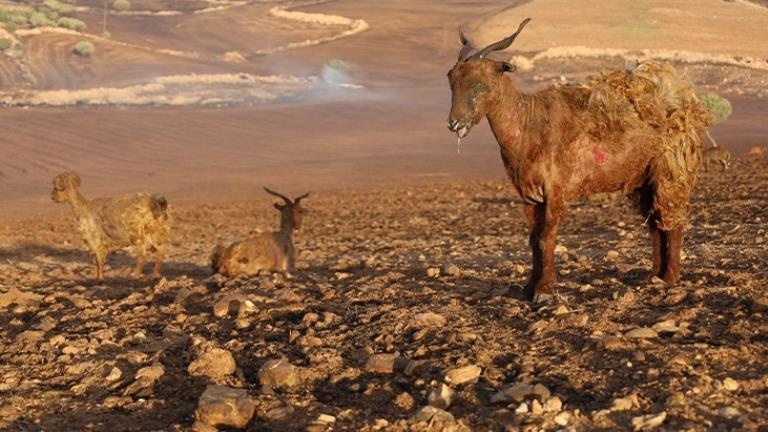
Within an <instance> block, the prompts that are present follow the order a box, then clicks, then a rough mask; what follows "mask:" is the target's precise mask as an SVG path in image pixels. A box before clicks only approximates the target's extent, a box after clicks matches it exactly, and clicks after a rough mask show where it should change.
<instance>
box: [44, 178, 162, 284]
mask: <svg viewBox="0 0 768 432" xmlns="http://www.w3.org/2000/svg"><path fill="white" fill-rule="evenodd" d="M79 188H80V177H78V175H77V174H75V173H73V172H64V173H62V174H59V175H57V176H56V177H55V178H54V179H53V192H51V199H52V200H53V201H54V202H57V203H63V202H69V204H70V206H71V207H72V211H73V212H74V213H75V217H76V218H77V220H78V222H79V230H80V233H81V234H82V235H83V239H84V240H85V243H86V245H87V246H88V248H89V249H90V250H91V253H92V254H93V255H94V257H95V259H96V279H98V280H103V279H104V262H105V261H106V258H107V254H109V252H110V251H112V250H115V249H118V248H122V247H128V246H130V247H132V248H133V249H134V251H135V252H136V257H137V258H136V267H135V269H134V271H133V273H134V275H135V276H141V275H142V271H143V269H144V264H145V263H146V262H147V254H148V253H153V254H154V256H155V267H154V270H152V277H153V278H158V277H160V266H161V265H162V263H163V258H164V257H165V248H166V246H167V245H168V242H169V237H170V233H171V227H170V217H169V214H168V202H167V201H166V199H165V198H164V197H162V196H158V195H152V196H150V195H148V194H145V193H132V194H127V195H123V196H119V197H114V198H99V199H95V200H88V199H86V198H85V197H84V196H83V194H82V193H80V189H79Z"/></svg>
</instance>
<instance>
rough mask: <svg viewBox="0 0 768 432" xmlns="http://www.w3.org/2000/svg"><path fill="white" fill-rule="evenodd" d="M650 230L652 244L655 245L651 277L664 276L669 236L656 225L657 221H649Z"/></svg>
mask: <svg viewBox="0 0 768 432" xmlns="http://www.w3.org/2000/svg"><path fill="white" fill-rule="evenodd" d="M649 224H650V225H649V228H648V232H649V233H650V234H651V244H652V245H653V267H652V268H651V277H650V278H649V279H653V277H654V276H656V277H659V278H661V277H664V272H666V271H667V236H666V234H665V233H664V231H662V230H660V229H659V227H658V226H656V222H654V221H650V222H649Z"/></svg>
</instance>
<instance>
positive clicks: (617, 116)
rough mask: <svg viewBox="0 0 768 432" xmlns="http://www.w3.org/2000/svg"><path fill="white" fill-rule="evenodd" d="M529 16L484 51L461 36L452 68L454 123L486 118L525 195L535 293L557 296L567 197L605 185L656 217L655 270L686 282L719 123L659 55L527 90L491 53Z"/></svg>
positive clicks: (464, 125) (464, 128)
mask: <svg viewBox="0 0 768 432" xmlns="http://www.w3.org/2000/svg"><path fill="white" fill-rule="evenodd" d="M529 20H530V18H529V19H526V20H524V21H523V22H522V23H521V24H520V27H519V28H518V29H517V31H516V32H515V33H514V34H512V35H511V36H509V37H507V38H505V39H502V40H501V41H498V42H495V43H492V44H491V45H489V46H487V47H485V48H483V49H481V50H477V51H475V50H474V48H473V47H472V45H471V44H470V43H469V42H468V41H467V39H466V38H465V37H464V35H463V34H462V35H461V41H462V44H463V46H462V48H461V51H460V53H459V60H458V62H457V63H456V65H455V66H454V67H453V68H452V69H451V71H450V72H449V73H448V79H449V81H450V85H451V90H452V93H453V95H452V97H453V99H452V105H451V112H450V116H449V118H448V128H449V129H450V130H451V131H453V132H455V133H456V134H457V135H458V137H459V139H461V138H463V137H465V136H466V135H467V134H468V133H469V131H470V129H471V128H472V127H473V126H474V125H476V124H477V123H478V122H480V120H481V119H482V118H483V117H487V118H488V123H489V124H490V127H491V130H492V131H493V133H494V135H495V136H496V140H497V141H498V142H499V146H500V147H501V158H502V161H503V162H504V167H505V168H506V171H507V174H508V175H509V178H510V179H511V180H512V183H513V184H514V186H515V188H516V189H517V191H518V193H519V194H520V195H521V196H522V198H523V200H524V202H525V208H524V211H525V215H526V218H527V220H528V224H529V227H530V238H529V240H530V247H531V249H532V252H533V270H532V272H531V276H530V280H529V282H528V284H527V286H526V293H527V294H528V295H529V296H530V298H531V299H533V300H534V301H544V300H547V299H549V298H550V297H551V296H552V293H553V287H554V284H555V263H554V248H555V237H556V235H557V230H558V227H559V226H560V222H561V221H562V220H563V217H564V216H565V212H566V205H567V203H568V202H570V201H573V200H575V199H577V198H580V197H584V196H587V195H590V194H594V193H598V192H613V191H623V192H625V193H626V194H628V195H630V196H631V197H632V198H633V199H634V201H635V203H636V204H637V206H638V207H639V210H640V211H641V212H642V214H643V215H644V216H645V217H647V218H648V222H649V225H650V234H651V239H652V242H653V269H652V273H653V276H659V277H661V278H662V279H664V280H665V281H666V282H668V283H675V282H677V281H678V279H679V277H680V249H681V247H682V242H683V231H684V229H685V228H686V225H687V223H688V213H689V207H690V205H689V197H690V193H691V189H692V187H693V184H694V182H695V181H696V176H697V172H698V168H699V165H700V163H701V136H700V133H701V132H702V131H704V130H705V129H706V127H707V126H709V124H710V123H711V121H710V119H709V116H708V114H707V112H706V111H705V110H704V108H703V107H702V106H701V105H700V104H699V102H698V100H697V98H696V96H695V94H694V93H693V90H692V89H691V87H690V85H689V84H688V83H687V82H685V81H684V80H682V79H680V78H679V77H678V76H677V74H676V73H675V71H674V69H673V68H672V67H671V66H669V65H666V64H660V63H653V62H648V63H643V64H641V65H639V66H637V67H636V68H635V69H634V70H631V71H628V70H627V71H625V70H620V71H614V72H612V73H610V74H607V75H601V76H599V77H594V78H591V79H590V80H589V81H588V82H587V83H586V84H585V85H580V86H576V85H563V86H551V87H549V88H546V89H544V90H541V91H539V92H536V93H534V94H525V93H522V92H521V91H520V90H518V89H517V88H516V87H515V85H514V83H513V82H512V80H511V79H509V78H508V77H507V76H506V75H505V72H512V71H514V70H515V67H514V66H513V65H511V64H509V63H506V62H500V61H493V60H490V59H488V58H486V56H487V55H488V54H490V53H491V52H493V51H498V50H503V49H505V48H507V47H508V46H510V45H511V44H512V42H513V41H514V40H515V38H516V37H517V35H518V34H519V33H520V32H521V31H522V29H523V27H524V26H525V25H526V24H527V23H528V21H529ZM473 51H474V52H473Z"/></svg>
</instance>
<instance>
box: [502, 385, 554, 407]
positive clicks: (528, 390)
mask: <svg viewBox="0 0 768 432" xmlns="http://www.w3.org/2000/svg"><path fill="white" fill-rule="evenodd" d="M550 396H551V393H550V391H549V389H547V388H546V387H545V386H543V385H541V384H536V385H531V384H526V383H518V384H514V385H512V386H509V387H507V388H504V389H502V390H500V391H499V392H497V393H496V394H494V395H493V396H491V402H493V403H497V402H510V401H516V402H522V401H524V400H525V399H532V398H538V399H540V400H546V399H547V398H549V397H550Z"/></svg>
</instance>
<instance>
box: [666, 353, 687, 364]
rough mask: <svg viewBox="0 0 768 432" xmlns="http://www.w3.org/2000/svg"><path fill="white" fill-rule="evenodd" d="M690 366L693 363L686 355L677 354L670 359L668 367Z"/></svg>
mask: <svg viewBox="0 0 768 432" xmlns="http://www.w3.org/2000/svg"><path fill="white" fill-rule="evenodd" d="M690 364H691V361H690V360H689V359H688V356H686V355H685V354H677V355H675V356H674V357H672V358H671V359H669V361H668V362H667V365H669V366H683V367H685V366H690Z"/></svg>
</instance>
